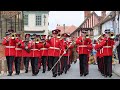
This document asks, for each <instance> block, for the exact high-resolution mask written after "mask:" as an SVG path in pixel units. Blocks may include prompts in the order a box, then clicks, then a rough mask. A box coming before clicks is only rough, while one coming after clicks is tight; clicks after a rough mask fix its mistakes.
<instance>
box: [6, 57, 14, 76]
mask: <svg viewBox="0 0 120 90" xmlns="http://www.w3.org/2000/svg"><path fill="white" fill-rule="evenodd" d="M6 59H7V66H8V72H9V74H12V73H13V71H12V68H13V61H14V56H6Z"/></svg>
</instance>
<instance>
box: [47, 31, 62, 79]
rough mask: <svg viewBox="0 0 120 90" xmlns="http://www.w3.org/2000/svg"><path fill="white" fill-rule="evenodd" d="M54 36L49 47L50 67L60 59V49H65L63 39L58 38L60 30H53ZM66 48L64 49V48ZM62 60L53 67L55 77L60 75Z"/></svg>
mask: <svg viewBox="0 0 120 90" xmlns="http://www.w3.org/2000/svg"><path fill="white" fill-rule="evenodd" d="M52 34H53V37H52V38H51V39H50V40H49V41H48V43H49V44H50V47H49V49H48V56H49V57H50V58H49V67H50V69H51V68H52V67H53V66H54V64H55V63H56V62H57V61H58V60H59V57H60V50H61V49H63V47H62V43H61V41H60V40H59V39H58V38H57V34H58V31H57V30H53V31H52ZM63 50H64V49H63ZM59 68H60V62H58V63H57V65H55V67H54V68H53V70H52V72H53V77H56V76H57V74H58V75H60V70H59Z"/></svg>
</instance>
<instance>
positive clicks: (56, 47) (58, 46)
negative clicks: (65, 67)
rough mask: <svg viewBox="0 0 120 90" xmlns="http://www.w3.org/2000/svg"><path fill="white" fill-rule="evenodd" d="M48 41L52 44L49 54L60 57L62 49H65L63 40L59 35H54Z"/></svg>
mask: <svg viewBox="0 0 120 90" xmlns="http://www.w3.org/2000/svg"><path fill="white" fill-rule="evenodd" d="M48 43H49V44H50V47H49V49H48V56H54V57H59V56H60V54H61V51H60V50H64V49H63V46H62V43H61V41H60V40H59V39H58V38H57V37H53V38H51V39H50V40H49V41H48Z"/></svg>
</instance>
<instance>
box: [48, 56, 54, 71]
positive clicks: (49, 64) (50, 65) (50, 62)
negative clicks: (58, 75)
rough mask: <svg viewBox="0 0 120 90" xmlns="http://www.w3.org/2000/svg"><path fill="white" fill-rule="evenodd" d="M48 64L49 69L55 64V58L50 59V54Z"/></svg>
mask: <svg viewBox="0 0 120 90" xmlns="http://www.w3.org/2000/svg"><path fill="white" fill-rule="evenodd" d="M47 64H48V70H50V69H51V68H52V66H53V60H52V61H51V60H50V56H48V60H47Z"/></svg>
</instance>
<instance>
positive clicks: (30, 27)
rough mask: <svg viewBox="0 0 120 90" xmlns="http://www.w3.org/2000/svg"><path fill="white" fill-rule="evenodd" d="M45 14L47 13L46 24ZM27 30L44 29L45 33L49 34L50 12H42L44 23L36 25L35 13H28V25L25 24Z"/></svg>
mask: <svg viewBox="0 0 120 90" xmlns="http://www.w3.org/2000/svg"><path fill="white" fill-rule="evenodd" d="M44 15H46V20H45V22H46V24H45V26H44ZM24 30H25V31H43V30H45V33H44V34H45V35H48V14H42V25H41V26H36V15H35V14H32V13H31V14H29V15H28V25H27V26H26V25H25V26H24Z"/></svg>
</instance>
